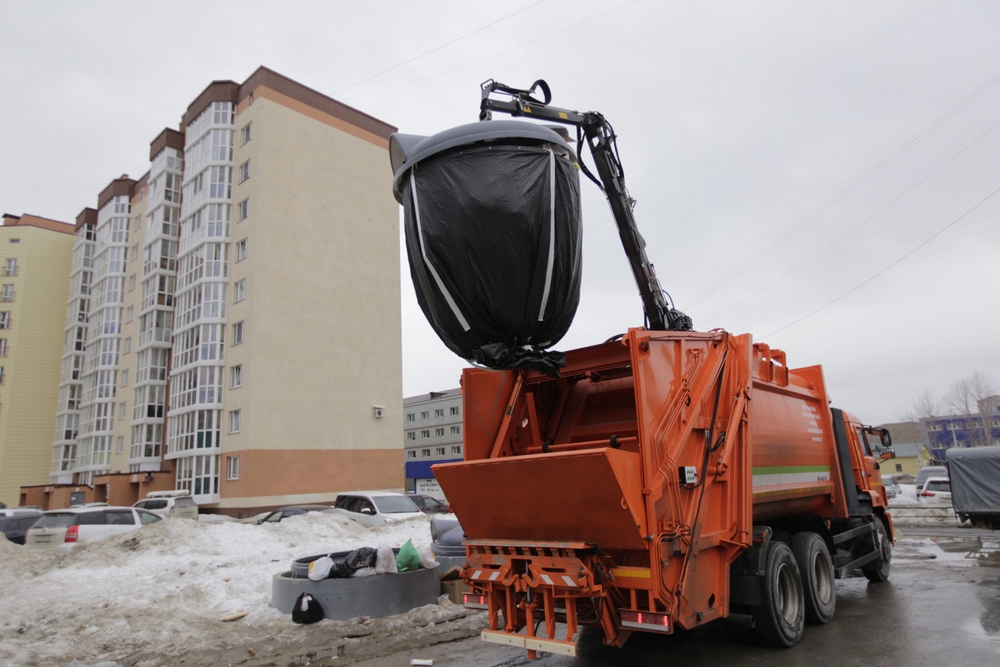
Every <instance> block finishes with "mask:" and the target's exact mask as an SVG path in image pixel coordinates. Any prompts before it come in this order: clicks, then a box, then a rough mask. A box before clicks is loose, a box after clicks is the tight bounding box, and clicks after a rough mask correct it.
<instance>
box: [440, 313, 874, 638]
mask: <svg viewBox="0 0 1000 667" xmlns="http://www.w3.org/2000/svg"><path fill="white" fill-rule="evenodd" d="M566 358H567V361H566V367H565V368H564V369H563V370H562V374H561V377H560V378H552V377H549V376H547V375H544V374H542V373H539V372H536V371H530V370H527V371H526V370H521V371H490V370H482V369H467V370H466V371H465V372H464V374H463V377H462V387H463V394H464V405H465V410H464V417H463V420H464V433H465V460H464V461H461V462H456V463H447V464H439V465H435V466H434V467H433V471H434V474H435V476H436V477H437V479H438V481H439V483H440V484H441V487H442V490H443V491H444V493H445V494H446V495H447V497H448V500H449V501H450V502H451V506H452V508H453V511H454V512H455V514H456V515H457V517H458V519H459V521H460V522H461V525H462V526H463V528H464V530H465V535H466V538H467V539H466V542H465V544H466V553H467V563H466V565H465V567H464V568H463V570H462V577H463V579H464V580H465V581H466V582H467V583H468V584H469V585H470V586H471V587H472V592H471V593H469V594H467V595H466V600H465V602H466V606H469V607H476V608H482V609H486V610H488V618H489V629H488V630H484V631H483V634H482V636H483V639H484V640H486V641H490V642H496V643H500V644H506V645H510V646H516V647H522V648H525V649H527V650H528V651H529V657H534V656H535V652H536V651H545V652H549V653H557V654H564V655H571V656H572V655H576V640H577V636H578V631H579V630H580V628H581V627H583V626H595V627H598V628H600V630H601V631H602V632H603V634H604V638H605V642H606V643H607V644H609V645H614V646H621V645H622V644H623V643H624V642H625V641H626V639H627V638H628V637H629V635H630V634H631V633H632V632H644V631H645V632H659V633H668V634H669V633H673V632H674V631H675V629H678V628H681V629H685V630H687V629H691V628H695V627H698V626H700V625H702V624H704V623H708V622H711V621H714V620H717V619H720V618H726V617H735V618H738V619H739V620H742V621H744V622H746V623H749V624H750V625H752V626H754V627H755V629H756V632H757V634H758V635H759V637H760V639H761V640H762V641H764V642H765V643H767V644H771V645H775V646H785V647H790V646H793V645H795V644H796V643H797V642H798V641H799V639H800V638H801V636H802V632H803V626H804V623H805V622H807V621H808V622H812V623H826V622H828V621H829V620H830V619H831V618H832V617H833V614H834V608H835V602H836V591H835V585H834V580H835V579H836V578H840V577H842V576H844V575H845V574H847V573H848V572H851V571H854V570H857V569H861V570H862V571H863V573H864V574H865V576H867V577H868V578H869V579H870V580H872V581H876V582H878V581H885V580H886V579H887V578H888V575H889V565H890V560H891V550H892V544H893V543H894V538H893V527H892V519H891V517H890V515H889V513H888V512H887V511H886V496H885V492H884V490H883V488H882V484H881V478H880V476H879V470H878V458H877V457H876V452H880V451H881V458H889V457H891V456H892V450H891V449H888V447H889V446H890V444H891V443H890V442H889V439H888V433H887V432H885V431H884V430H882V429H874V428H870V427H865V426H863V425H862V424H861V423H860V422H859V421H858V420H857V419H856V418H855V417H853V416H851V415H849V414H847V413H845V412H842V411H841V410H838V409H830V408H829V400H828V398H827V394H826V388H825V385H824V381H823V374H822V369H821V368H820V367H819V366H813V367H809V368H799V369H794V370H793V369H789V368H788V367H787V365H786V363H785V355H784V353H783V352H781V351H779V350H773V349H770V348H769V347H768V346H767V345H764V344H760V343H754V342H753V340H752V338H751V336H750V335H747V334H744V335H732V334H729V333H727V332H724V331H720V330H715V331H711V332H707V333H696V332H672V331H648V330H646V329H642V328H636V329H630V330H629V331H628V332H627V333H626V334H624V335H623V336H621V337H619V338H616V339H614V340H612V341H609V342H606V343H604V344H601V345H596V346H593V347H587V348H581V349H578V350H573V351H570V352H567V354H566Z"/></svg>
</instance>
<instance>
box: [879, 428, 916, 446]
mask: <svg viewBox="0 0 1000 667" xmlns="http://www.w3.org/2000/svg"><path fill="white" fill-rule="evenodd" d="M882 428H884V429H888V431H889V435H890V436H891V437H892V442H893V445H895V443H896V441H897V440H899V441H900V442H923V441H924V430H923V428H922V427H921V426H920V422H893V423H891V424H882Z"/></svg>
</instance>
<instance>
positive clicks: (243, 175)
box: [240, 160, 250, 183]
mask: <svg viewBox="0 0 1000 667" xmlns="http://www.w3.org/2000/svg"><path fill="white" fill-rule="evenodd" d="M248 178H250V160H247V161H246V162H244V163H243V164H241V165H240V183H242V182H243V181H245V180H247V179H248Z"/></svg>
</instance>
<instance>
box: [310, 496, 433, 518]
mask: <svg viewBox="0 0 1000 667" xmlns="http://www.w3.org/2000/svg"><path fill="white" fill-rule="evenodd" d="M327 511H328V512H329V513H331V514H334V513H336V514H343V515H345V516H347V517H349V518H351V519H353V520H354V521H357V522H358V523H360V524H361V525H362V526H382V525H385V524H387V523H393V522H396V521H406V520H407V519H412V518H414V517H418V516H423V515H424V514H423V512H421V511H420V508H419V507H417V506H416V505H415V504H414V503H413V501H412V500H410V499H409V498H407V497H406V496H405V495H404V494H402V493H394V492H392V491H355V492H352V493H341V494H340V495H339V496H337V502H335V503H334V505H333V509H332V510H327Z"/></svg>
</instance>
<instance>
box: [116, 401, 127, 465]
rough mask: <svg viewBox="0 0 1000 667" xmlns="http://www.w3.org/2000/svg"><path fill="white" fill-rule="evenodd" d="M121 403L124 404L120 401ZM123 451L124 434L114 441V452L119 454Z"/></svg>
mask: <svg viewBox="0 0 1000 667" xmlns="http://www.w3.org/2000/svg"><path fill="white" fill-rule="evenodd" d="M122 405H125V404H124V403H122ZM124 451H125V436H124V435H120V436H118V440H117V442H116V443H115V454H121V453H122V452H124Z"/></svg>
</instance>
